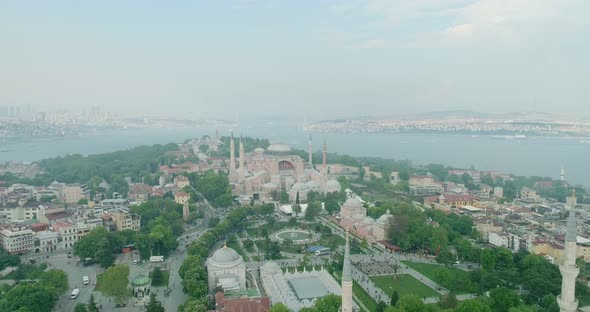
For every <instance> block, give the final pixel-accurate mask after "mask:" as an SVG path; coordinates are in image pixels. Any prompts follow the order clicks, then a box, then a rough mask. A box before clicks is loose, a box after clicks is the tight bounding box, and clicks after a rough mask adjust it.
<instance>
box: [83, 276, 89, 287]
mask: <svg viewBox="0 0 590 312" xmlns="http://www.w3.org/2000/svg"><path fill="white" fill-rule="evenodd" d="M83 280H84V285H88V284H90V279H89V278H88V276H84V278H83Z"/></svg>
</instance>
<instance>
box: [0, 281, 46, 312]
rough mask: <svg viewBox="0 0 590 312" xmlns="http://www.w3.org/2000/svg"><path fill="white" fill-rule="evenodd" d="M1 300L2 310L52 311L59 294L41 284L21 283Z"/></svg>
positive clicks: (0, 307)
mask: <svg viewBox="0 0 590 312" xmlns="http://www.w3.org/2000/svg"><path fill="white" fill-rule="evenodd" d="M4 298H5V299H4V300H1V301H0V311H26V312H33V311H34V312H50V311H51V310H53V306H54V305H55V303H56V302H57V299H58V295H57V294H55V293H53V292H52V291H51V290H50V289H47V288H45V287H42V286H40V285H24V284H20V285H17V286H15V287H14V288H12V289H11V290H10V291H9V292H8V293H6V295H5V296H4Z"/></svg>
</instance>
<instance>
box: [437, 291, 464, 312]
mask: <svg viewBox="0 0 590 312" xmlns="http://www.w3.org/2000/svg"><path fill="white" fill-rule="evenodd" d="M457 303H459V301H458V300H457V296H455V294H454V293H452V292H449V293H447V294H446V295H443V296H442V297H441V298H440V301H439V302H438V305H439V306H440V307H441V308H443V309H452V308H454V307H456V306H457Z"/></svg>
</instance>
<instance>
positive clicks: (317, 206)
mask: <svg viewBox="0 0 590 312" xmlns="http://www.w3.org/2000/svg"><path fill="white" fill-rule="evenodd" d="M321 209H322V206H321V203H319V202H313V203H308V204H307V209H305V220H308V221H312V220H313V219H315V217H317V215H318V214H319V213H320V211H321Z"/></svg>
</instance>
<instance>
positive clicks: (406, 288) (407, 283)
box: [369, 274, 439, 298]
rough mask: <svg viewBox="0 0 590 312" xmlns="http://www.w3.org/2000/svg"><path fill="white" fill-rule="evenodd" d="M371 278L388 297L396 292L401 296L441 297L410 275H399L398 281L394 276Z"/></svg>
mask: <svg viewBox="0 0 590 312" xmlns="http://www.w3.org/2000/svg"><path fill="white" fill-rule="evenodd" d="M369 278H370V279H371V281H373V283H375V285H377V287H379V288H380V289H381V290H383V292H385V293H386V294H388V295H391V294H392V293H393V292H394V291H397V292H398V293H399V295H400V296H403V295H406V294H414V295H416V296H418V297H421V298H424V297H436V296H438V295H439V294H438V293H437V292H436V291H435V290H434V289H432V288H430V287H428V286H426V285H425V284H424V283H422V282H420V281H419V280H417V279H416V278H414V277H413V276H411V275H409V274H398V275H397V278H396V279H394V278H393V275H380V276H371V277H369Z"/></svg>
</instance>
